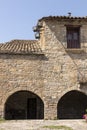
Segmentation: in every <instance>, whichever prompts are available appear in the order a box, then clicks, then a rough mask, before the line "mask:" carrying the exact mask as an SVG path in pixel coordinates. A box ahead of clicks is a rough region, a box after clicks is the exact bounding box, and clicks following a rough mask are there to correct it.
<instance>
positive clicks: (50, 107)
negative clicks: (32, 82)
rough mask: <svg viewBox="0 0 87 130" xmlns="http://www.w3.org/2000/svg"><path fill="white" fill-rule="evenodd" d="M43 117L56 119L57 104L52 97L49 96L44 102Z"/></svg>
mask: <svg viewBox="0 0 87 130" xmlns="http://www.w3.org/2000/svg"><path fill="white" fill-rule="evenodd" d="M44 119H47V120H52V119H53V120H54V119H57V104H56V102H55V99H52V97H49V99H48V100H46V102H45V104H44Z"/></svg>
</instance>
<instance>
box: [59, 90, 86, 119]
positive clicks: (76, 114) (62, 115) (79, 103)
mask: <svg viewBox="0 0 87 130" xmlns="http://www.w3.org/2000/svg"><path fill="white" fill-rule="evenodd" d="M86 109H87V96H86V95H85V94H83V93H82V92H79V91H70V92H68V93H66V94H65V95H64V96H63V97H62V98H61V99H60V100H59V102H58V105H57V118H58V119H82V117H83V114H84V113H85V110H86Z"/></svg>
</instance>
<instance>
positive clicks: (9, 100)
mask: <svg viewBox="0 0 87 130" xmlns="http://www.w3.org/2000/svg"><path fill="white" fill-rule="evenodd" d="M33 29H34V32H35V36H36V38H38V40H12V41H10V42H7V43H4V44H0V117H1V118H5V119H81V118H82V115H83V114H84V113H85V110H86V108H87V17H72V16H49V17H43V18H41V19H40V20H38V23H37V25H36V26H35V27H34V28H33Z"/></svg>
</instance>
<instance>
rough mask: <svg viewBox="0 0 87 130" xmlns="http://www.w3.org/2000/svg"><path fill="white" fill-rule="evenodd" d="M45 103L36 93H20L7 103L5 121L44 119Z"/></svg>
mask: <svg viewBox="0 0 87 130" xmlns="http://www.w3.org/2000/svg"><path fill="white" fill-rule="evenodd" d="M43 118H44V104H43V101H42V100H41V99H40V98H39V97H38V96H37V95H36V94H34V93H32V92H28V91H18V92H16V93H14V94H12V95H11V96H10V97H9V98H8V99H7V101H6V103H5V119H7V120H14V119H43Z"/></svg>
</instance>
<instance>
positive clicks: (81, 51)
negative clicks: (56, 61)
mask: <svg viewBox="0 0 87 130" xmlns="http://www.w3.org/2000/svg"><path fill="white" fill-rule="evenodd" d="M65 50H66V52H70V53H76V54H77V53H78V54H80V53H83V52H84V50H83V49H82V48H66V49H65Z"/></svg>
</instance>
